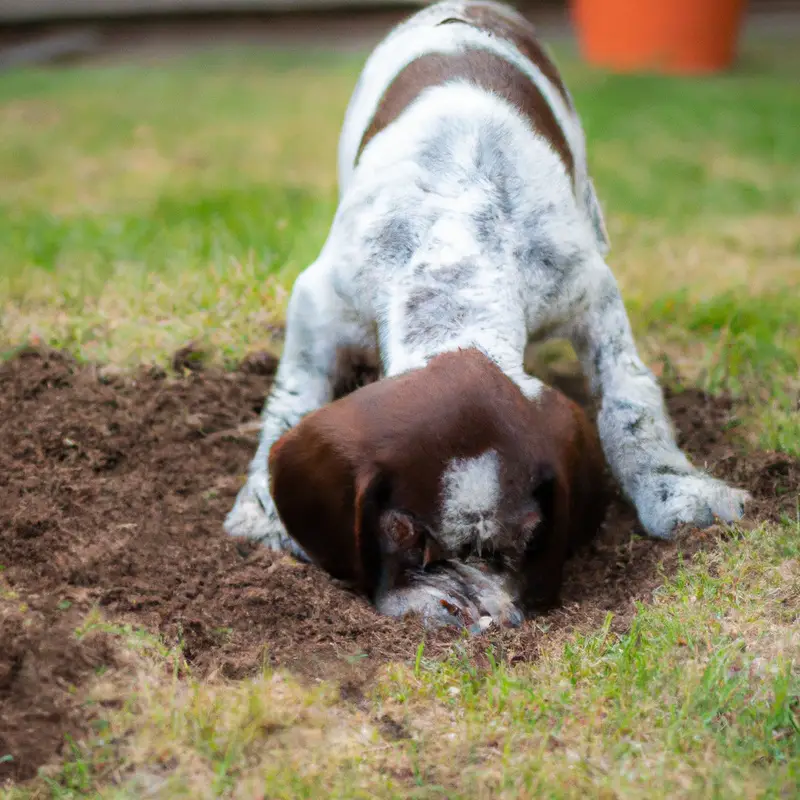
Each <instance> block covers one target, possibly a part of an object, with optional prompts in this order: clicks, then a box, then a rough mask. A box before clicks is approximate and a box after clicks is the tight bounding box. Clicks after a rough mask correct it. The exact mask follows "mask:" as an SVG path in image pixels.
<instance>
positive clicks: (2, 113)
mask: <svg viewBox="0 0 800 800" xmlns="http://www.w3.org/2000/svg"><path fill="white" fill-rule="evenodd" d="M562 55H563V58H562V59H561V60H562V63H563V64H564V67H565V71H566V72H567V77H568V81H569V83H570V85H571V87H573V90H574V95H575V98H576V102H577V105H578V107H579V109H580V111H581V113H582V115H583V118H584V121H585V125H586V129H587V132H588V136H589V142H590V160H591V163H592V169H593V174H594V176H595V179H596V183H597V186H598V191H599V194H600V196H601V199H602V201H603V203H604V206H605V208H606V211H607V216H608V224H609V228H610V232H611V237H612V245H613V247H612V253H611V256H610V261H611V264H612V266H613V268H614V270H615V273H616V274H617V275H618V277H619V280H620V283H621V284H622V287H623V290H624V293H625V297H626V302H627V304H628V308H629V311H630V313H631V317H632V321H633V324H634V328H635V330H636V333H637V337H638V340H639V342H640V346H641V349H642V352H643V354H644V356H645V358H646V359H647V360H648V361H649V362H650V363H651V365H652V366H653V367H654V369H656V370H660V371H661V372H662V373H663V374H664V375H665V378H669V379H672V380H679V381H682V382H684V383H689V384H695V385H701V386H703V387H705V388H707V389H709V390H711V391H714V392H719V391H730V392H732V393H733V394H734V395H735V396H737V397H738V398H739V399H740V400H741V401H742V403H743V404H745V405H747V406H749V407H750V411H749V413H748V414H747V415H746V417H745V421H746V424H745V426H744V432H745V439H746V440H748V441H749V442H750V443H751V445H761V446H767V447H776V448H778V449H782V450H785V451H787V452H792V453H795V454H797V455H800V422H799V421H798V414H797V409H798V397H799V396H800V395H799V394H798V393H799V392H800V379H799V377H798V373H799V372H800V302H799V301H798V297H800V139H799V138H798V137H797V135H796V132H797V120H798V119H800V94H798V92H797V89H796V77H795V76H796V75H797V71H798V68H800V57H799V56H798V55H797V54H796V53H794V52H792V51H791V50H789V49H788V48H787V49H780V47H779V46H777V45H776V46H761V47H758V48H753V49H751V50H750V51H748V53H747V54H746V58H745V60H744V62H743V66H742V67H741V68H740V69H739V70H737V71H735V72H734V73H732V74H729V75H725V76H722V77H716V78H705V79H701V80H688V79H667V78H658V77H652V76H641V77H614V76H607V75H604V74H601V73H594V72H591V71H588V70H586V69H585V68H584V67H582V66H581V65H580V64H578V63H577V62H576V61H575V60H573V59H572V58H571V57H570V56H569V54H562ZM359 65H360V59H359V58H354V57H340V56H332V55H325V54H311V55H307V56H305V57H304V60H303V63H302V64H301V63H299V60H298V58H297V57H296V56H288V55H280V56H279V55H274V54H264V53H263V52H255V51H247V50H242V51H237V52H220V53H217V54H214V55H213V56H203V57H202V58H201V57H191V58H180V59H176V60H174V61H170V62H168V63H163V64H161V65H159V67H158V69H153V68H152V67H144V66H140V65H136V64H130V65H123V66H104V67H102V68H71V69H66V70H59V71H50V70H25V71H17V72H6V73H3V74H0V174H1V175H2V176H3V179H2V181H0V302H2V306H0V351H4V352H8V353H10V352H12V351H13V350H14V349H15V348H16V347H18V346H19V345H21V344H24V343H25V342H27V341H41V342H45V343H48V344H50V345H53V346H56V347H61V346H64V347H68V348H69V349H70V350H72V351H73V352H74V353H75V354H77V355H78V356H79V357H80V358H83V359H89V360H100V361H108V362H111V363H113V364H115V365H119V366H132V365H134V364H137V363H140V362H142V361H145V362H149V361H155V362H166V361H167V360H168V359H169V355H170V353H171V352H172V351H173V350H175V349H176V348H178V347H180V346H182V345H183V344H185V343H186V342H187V341H189V340H196V341H198V342H199V343H201V344H202V345H203V346H204V348H206V349H207V350H208V351H209V352H210V353H211V357H212V358H214V359H216V360H219V361H230V360H235V359H236V358H238V357H240V356H242V355H243V354H244V353H246V352H247V351H248V350H252V349H259V348H264V347H267V348H270V347H274V346H275V344H274V342H273V341H272V338H271V335H270V332H269V326H270V325H272V324H274V323H276V322H279V321H280V319H281V317H282V313H283V309H284V306H285V303H286V299H287V292H288V288H289V286H290V284H291V281H292V279H293V278H294V276H296V274H297V273H298V271H299V270H301V269H302V268H303V267H304V266H305V265H306V264H307V263H309V262H310V261H311V260H312V259H313V258H314V257H315V256H316V254H317V252H318V250H319V248H320V247H321V245H322V242H323V241H324V238H325V236H326V234H327V230H328V226H329V224H330V220H331V217H332V215H333V212H334V208H335V200H336V187H335V149H336V139H337V136H338V130H339V126H340V124H341V119H342V114H343V110H344V106H345V103H346V101H347V97H348V95H349V92H350V91H351V90H352V86H353V84H354V81H355V77H356V75H357V72H358V68H359ZM676 376H677V377H676ZM726 537H727V538H726ZM798 541H800V520H786V521H785V522H784V524H782V525H771V526H766V527H763V526H762V527H757V528H755V529H754V530H750V531H741V530H733V531H729V532H727V534H726V536H723V537H722V538H721V541H720V545H719V547H718V548H716V549H714V550H713V551H711V552H706V553H705V554H702V555H700V556H699V557H697V558H696V559H695V560H694V561H692V562H691V563H687V564H686V565H685V566H684V568H683V569H682V570H681V571H680V572H679V573H678V575H677V576H675V577H673V578H671V579H670V580H668V581H667V582H666V583H665V585H664V587H663V588H662V589H660V590H659V591H658V592H657V593H656V595H655V597H654V599H653V602H652V603H648V604H645V605H641V606H639V607H638V608H637V610H636V613H635V615H634V617H633V621H632V623H631V626H630V629H626V630H624V631H622V632H613V631H616V628H611V627H608V626H606V627H603V628H602V629H600V630H596V631H591V630H587V631H584V632H582V633H577V634H571V635H560V636H559V638H557V639H553V641H552V642H551V646H550V648H549V649H548V651H547V652H546V653H544V654H543V656H542V659H541V660H540V661H539V662H537V663H536V664H533V665H524V666H517V667H513V668H511V667H500V666H498V667H496V668H495V669H493V670H491V671H490V673H489V674H488V675H484V674H481V675H479V674H477V673H476V672H475V671H474V667H473V666H471V665H470V664H469V663H467V662H464V661H463V660H459V659H458V658H455V659H454V660H453V661H452V662H449V663H446V664H441V663H434V662H429V661H428V660H427V659H426V657H425V654H424V652H420V653H418V658H417V663H416V665H415V666H393V667H391V668H389V669H387V670H386V672H385V674H384V675H383V676H382V677H381V679H380V680H379V682H378V684H377V686H376V687H375V689H374V693H373V696H372V697H370V698H368V703H367V706H366V707H363V708H361V707H359V708H356V707H354V706H351V705H343V704H342V703H341V702H340V701H339V699H338V695H337V693H336V691H335V687H332V686H329V685H323V686H320V687H317V688H314V689H309V688H308V687H304V686H302V685H300V684H299V683H297V682H296V681H295V680H294V679H293V678H292V677H291V676H288V675H284V674H273V673H270V672H265V673H264V675H262V676H260V677H258V678H256V679H253V680H248V681H241V682H235V683H234V682H225V681H222V680H211V681H205V682H202V681H198V680H195V679H193V678H192V677H191V674H190V672H189V671H188V669H187V667H186V665H185V664H183V662H182V657H181V654H180V652H179V651H175V650H169V649H168V648H165V647H163V646H162V645H161V644H160V643H158V642H156V641H155V640H154V639H153V638H152V637H151V636H150V635H149V634H147V632H138V633H137V632H131V631H129V630H127V629H123V628H117V627H115V623H114V622H113V620H112V621H109V622H108V623H103V622H102V621H101V620H99V619H92V620H89V621H88V622H87V625H86V626H85V627H84V629H83V630H82V631H81V634H84V633H86V631H87V630H90V629H91V627H92V626H98V625H103V626H105V627H104V629H105V630H108V631H112V632H116V635H117V637H118V640H119V646H120V648H121V649H122V650H123V651H124V652H125V653H126V654H127V659H128V660H127V661H126V662H125V663H127V664H128V666H127V667H126V668H125V669H117V670H112V671H110V672H109V673H108V674H103V675H100V676H98V679H97V682H96V684H95V685H94V686H93V688H92V691H91V694H90V697H89V698H88V700H89V701H90V702H94V703H99V704H100V706H101V707H102V708H106V707H107V706H109V707H110V706H113V703H111V704H106V705H103V701H104V700H108V699H114V698H117V699H119V698H122V699H123V701H124V702H123V703H122V708H120V709H119V710H116V711H108V712H107V713H106V712H104V713H103V715H101V718H100V721H99V723H98V724H99V726H100V727H99V729H98V731H97V735H96V736H95V737H92V738H90V739H87V740H86V741H77V742H72V743H70V744H69V747H68V749H67V752H66V754H65V756H64V758H63V760H62V762H60V763H56V764H53V765H51V767H49V768H48V769H47V770H46V771H45V772H44V774H43V777H42V778H41V779H39V780H38V781H37V782H34V784H32V785H31V786H29V787H26V788H24V789H18V790H16V789H13V790H9V792H10V793H8V795H7V796H8V797H14V798H21V797H25V798H28V797H59V798H72V797H80V796H86V795H92V796H103V797H114V798H122V797H141V796H143V795H144V794H145V793H150V794H152V795H153V796H159V797H179V796H187V797H213V796H220V795H223V794H226V793H227V795H230V796H236V797H261V796H265V797H315V796H321V795H326V796H340V797H375V796H383V797H443V796H448V797H461V796H463V797H487V798H488V797H491V798H495V797H519V796H521V795H522V796H548V797H584V796H599V797H616V796H625V797H647V798H653V797H656V798H657V797H698V796H702V797H736V796H741V797H752V796H767V797H769V796H775V797H778V796H794V795H795V794H797V790H798V789H800V752H799V749H798V748H799V747H800V745H799V744H798V743H799V742H800V735H798V726H799V725H800V708H798V703H799V702H800V700H799V699H798V698H800V673H798V657H799V656H800V641H799V640H798V634H797V619H798V618H797V615H798V610H799V609H800V588H799V587H800V550H798ZM410 655H411V654H410ZM387 715H388V717H390V718H392V719H394V720H396V721H398V722H400V723H402V725H403V726H404V727H405V729H406V730H407V732H408V737H409V738H406V739H400V740H397V741H395V740H392V739H386V738H385V737H384V736H383V735H382V734H381V729H380V725H379V724H378V720H380V719H381V718H382V717H384V716H387Z"/></svg>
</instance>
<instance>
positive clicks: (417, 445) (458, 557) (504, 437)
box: [269, 349, 606, 626]
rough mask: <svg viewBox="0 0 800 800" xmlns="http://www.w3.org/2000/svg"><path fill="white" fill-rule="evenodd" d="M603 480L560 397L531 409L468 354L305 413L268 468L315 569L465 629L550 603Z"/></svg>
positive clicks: (388, 606) (597, 517)
mask: <svg viewBox="0 0 800 800" xmlns="http://www.w3.org/2000/svg"><path fill="white" fill-rule="evenodd" d="M487 465H491V469H488V470H487ZM604 469H605V464H604V461H603V455H602V451H601V449H600V443H599V441H598V440H597V436H596V433H595V431H594V428H593V427H592V426H591V424H590V423H589V421H588V419H587V418H586V415H585V414H584V412H583V411H582V409H580V408H579V407H578V406H577V405H576V404H575V403H573V402H572V401H571V400H568V399H567V398H566V397H565V396H564V395H562V394H561V393H559V392H557V391H555V390H554V389H544V390H543V391H542V393H541V394H540V395H539V397H538V398H537V399H536V400H535V401H531V400H528V399H527V398H526V397H525V396H524V395H523V393H522V391H521V390H520V389H519V387H518V386H517V385H516V384H515V383H514V382H513V381H512V380H510V379H509V378H508V377H507V376H506V375H505V374H503V372H502V371H501V370H500V369H499V367H497V365H496V364H494V362H492V361H491V360H490V359H489V358H487V357H486V356H485V355H484V354H483V353H481V352H480V351H478V350H474V349H468V350H457V351H454V352H448V353H444V354H442V355H438V356H435V357H434V358H433V359H431V361H429V362H428V364H427V365H426V366H425V367H423V368H421V369H416V370H411V371H409V372H406V373H405V374H403V375H400V376H397V377H393V378H386V379H384V380H381V381H378V382H377V383H373V384H370V385H369V386H365V387H364V388H361V389H357V390H356V391H355V392H353V393H352V394H349V395H347V396H346V397H344V398H343V399H340V400H337V401H336V402H333V403H330V404H328V405H326V406H324V407H323V408H321V409H318V410H317V411H314V412H312V413H311V414H309V415H308V416H306V417H305V418H304V419H303V420H302V421H301V422H300V423H299V424H298V425H296V426H295V427H294V428H292V429H291V430H290V431H288V432H287V433H285V434H284V435H283V436H282V437H281V438H280V439H278V441H277V442H276V443H275V444H274V445H273V446H272V450H271V451H270V456H269V472H270V479H271V487H272V497H273V499H274V501H275V505H276V507H277V510H278V513H279V515H280V518H281V520H282V521H283V523H284V525H285V526H286V530H287V532H288V533H289V535H290V536H291V537H292V539H294V541H296V542H297V543H298V544H299V545H300V546H301V547H302V548H303V549H304V551H305V553H306V554H307V555H308V556H309V557H310V558H311V560H313V561H314V562H315V563H317V564H318V565H319V566H321V567H323V568H324V569H325V570H327V571H328V572H329V573H330V574H331V575H333V576H334V577H336V578H339V579H340V580H343V581H347V582H348V583H350V584H352V585H354V586H356V587H357V588H359V589H360V590H362V591H363V592H364V593H366V594H367V596H368V597H369V598H370V599H371V600H372V601H373V602H374V603H375V605H376V607H377V608H378V610H379V611H381V612H383V613H385V614H390V615H397V616H399V615H402V614H405V613H406V612H408V611H416V612H419V613H421V614H422V615H423V617H424V618H425V619H427V620H428V621H429V622H432V623H437V622H445V623H446V622H453V621H456V622H460V623H462V624H464V625H467V626H474V625H476V624H480V622H481V621H482V620H483V621H484V622H486V621H488V620H489V619H491V620H492V621H494V622H495V623H497V624H499V625H504V624H512V625H513V624H517V623H519V622H521V621H522V618H523V615H524V614H525V613H526V612H528V611H531V610H543V609H545V608H547V607H549V606H551V605H552V604H553V603H555V602H556V600H557V598H558V592H559V588H560V586H561V576H562V570H563V565H564V562H565V560H566V558H567V556H568V554H569V552H570V551H571V549H572V548H574V547H575V546H577V545H579V544H581V543H583V542H584V541H586V540H588V539H589V538H590V537H591V536H593V535H594V533H595V532H596V530H597V528H598V527H599V525H600V523H601V521H602V517H603V514H604V511H605V504H606V503H605V501H606V491H605V482H604ZM487 474H489V475H491V476H493V477H492V479H491V480H489V481H488V482H487V480H486V475H487Z"/></svg>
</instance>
